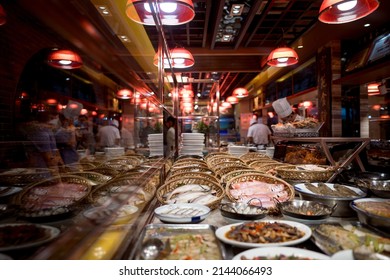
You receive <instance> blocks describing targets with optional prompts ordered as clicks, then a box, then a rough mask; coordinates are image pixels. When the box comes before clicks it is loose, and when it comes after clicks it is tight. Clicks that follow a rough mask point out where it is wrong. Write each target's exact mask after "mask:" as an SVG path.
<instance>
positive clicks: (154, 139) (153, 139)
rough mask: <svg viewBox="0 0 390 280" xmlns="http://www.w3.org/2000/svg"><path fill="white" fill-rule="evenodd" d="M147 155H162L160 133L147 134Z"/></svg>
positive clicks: (161, 135) (162, 147) (162, 145)
mask: <svg viewBox="0 0 390 280" xmlns="http://www.w3.org/2000/svg"><path fill="white" fill-rule="evenodd" d="M148 143H149V151H150V154H149V156H151V157H154V156H163V155H164V138H163V134H162V133H156V134H149V135H148Z"/></svg>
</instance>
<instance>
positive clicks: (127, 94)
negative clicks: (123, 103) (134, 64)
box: [116, 88, 133, 99]
mask: <svg viewBox="0 0 390 280" xmlns="http://www.w3.org/2000/svg"><path fill="white" fill-rule="evenodd" d="M132 96H133V92H132V91H131V90H129V89H127V88H123V89H120V90H119V91H118V92H117V93H116V97H117V98H119V99H130V98H131V97H132Z"/></svg>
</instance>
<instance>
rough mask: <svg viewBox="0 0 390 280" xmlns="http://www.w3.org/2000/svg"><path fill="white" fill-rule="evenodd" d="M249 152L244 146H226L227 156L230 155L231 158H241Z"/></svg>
mask: <svg viewBox="0 0 390 280" xmlns="http://www.w3.org/2000/svg"><path fill="white" fill-rule="evenodd" d="M249 150H250V148H249V147H246V146H235V145H229V146H228V152H229V154H232V155H233V156H238V157H239V156H242V155H243V154H246V153H248V152H249Z"/></svg>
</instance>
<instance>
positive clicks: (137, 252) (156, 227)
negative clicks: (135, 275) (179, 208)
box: [131, 224, 227, 260]
mask: <svg viewBox="0 0 390 280" xmlns="http://www.w3.org/2000/svg"><path fill="white" fill-rule="evenodd" d="M215 230H216V228H215V227H214V226H212V225H208V224H149V225H147V226H146V227H145V228H144V229H143V231H142V233H141V236H140V238H139V239H138V242H137V243H136V246H135V249H134V252H133V254H131V255H132V256H134V259H136V260H140V259H142V258H141V250H142V244H143V243H144V242H145V240H147V239H149V238H159V239H163V240H166V239H167V238H170V239H171V240H172V238H174V237H175V236H178V235H182V234H189V235H198V234H211V235H212V236H213V238H214V240H212V242H213V243H215V245H216V248H218V250H219V252H218V253H219V255H220V258H221V259H227V253H226V250H225V247H224V246H223V244H222V243H221V242H220V241H219V239H218V238H217V237H216V235H215ZM171 245H172V247H173V244H171ZM194 259H196V258H194ZM205 259H208V258H207V256H206V257H205Z"/></svg>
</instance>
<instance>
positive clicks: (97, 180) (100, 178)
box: [68, 171, 112, 185]
mask: <svg viewBox="0 0 390 280" xmlns="http://www.w3.org/2000/svg"><path fill="white" fill-rule="evenodd" d="M68 174H69V175H75V176H80V177H84V178H86V179H88V180H90V181H91V182H92V183H93V185H100V184H104V183H106V182H108V181H109V180H111V179H112V176H107V175H103V174H100V173H97V172H92V171H83V172H73V173H68Z"/></svg>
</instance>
